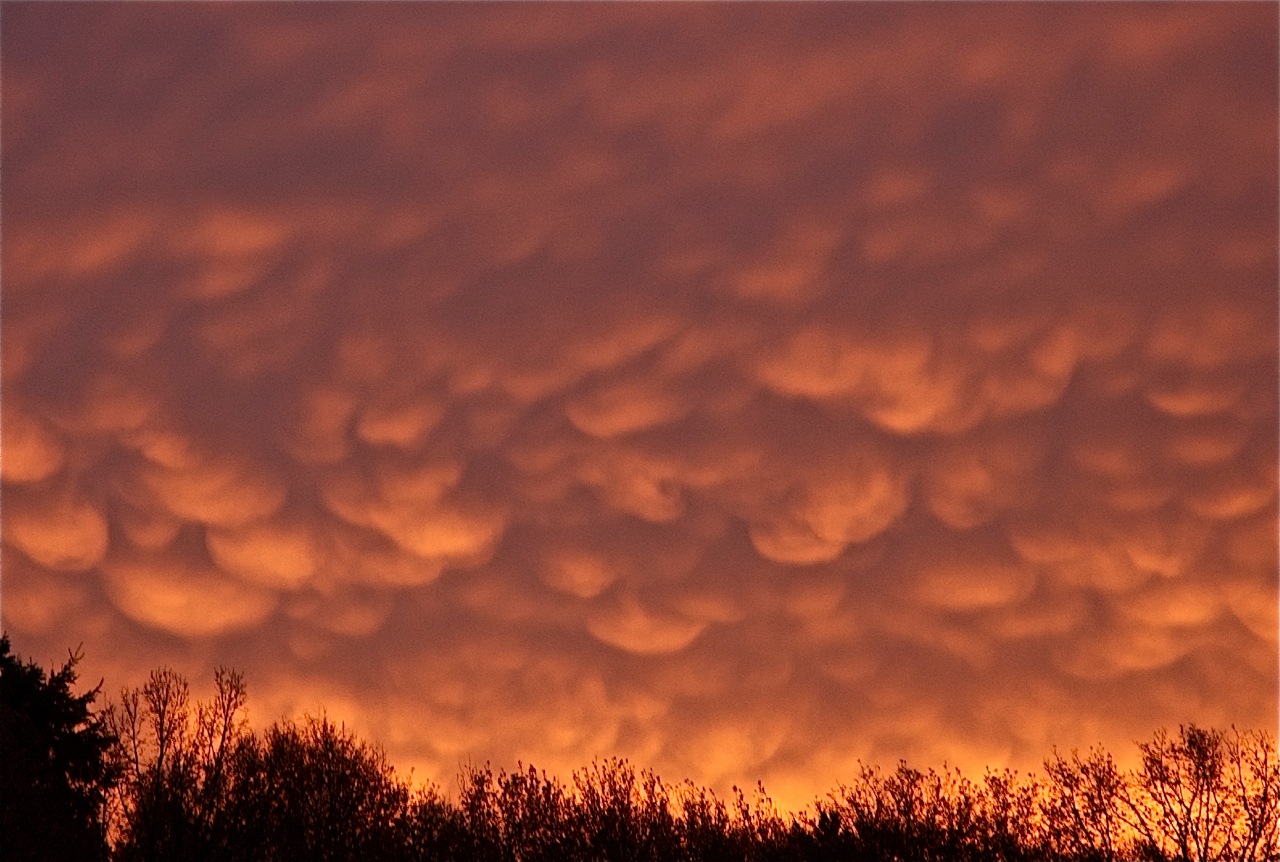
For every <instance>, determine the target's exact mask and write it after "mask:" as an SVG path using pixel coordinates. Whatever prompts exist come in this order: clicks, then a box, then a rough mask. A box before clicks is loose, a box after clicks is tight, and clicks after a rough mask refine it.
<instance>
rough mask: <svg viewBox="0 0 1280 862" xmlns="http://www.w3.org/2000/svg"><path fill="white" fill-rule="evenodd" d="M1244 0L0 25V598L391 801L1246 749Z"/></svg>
mask: <svg viewBox="0 0 1280 862" xmlns="http://www.w3.org/2000/svg"><path fill="white" fill-rule="evenodd" d="M1278 14H1280V12H1278V7H1277V6H1276V5H1275V4H1269V3H1246V4H1232V3H1209V4H1197V3H1177V4H1168V5H1165V4H1158V3H1141V4H1108V3H1082V4H1064V5H1058V4H1050V3H1025V4H1020V3H1000V4H990V5H987V4H947V3H937V4H935V3H929V4H919V5H916V4H911V3H893V4H888V3H883V4H881V3H875V4H873V3H855V2H850V3H823V4H808V3H788V4H768V3H759V4H741V5H738V4H622V5H593V4H542V3H528V4H497V3H493V4H444V3H438V4H437V3H397V4H390V5H382V4H374V3H368V4H342V3H326V4H315V5H311V4H304V3H289V4H265V3H262V4H245V5H241V4H196V3H181V4H142V3H137V4H128V3H94V4H87V3H75V4H62V3H56V2H49V3H23V2H6V3H4V4H3V9H2V10H0V34H2V51H0V110H2V123H0V131H2V141H3V159H2V162H0V214H2V217H0V228H2V240H3V241H2V243H0V258H2V260H0V276H2V278H3V293H2V302H0V351H2V355H0V373H2V379H0V387H2V389H0V393H2V398H0V426H2V430H3V437H2V442H3V447H2V449H0V474H2V477H3V486H2V494H0V514H2V530H0V541H2V544H3V559H2V571H0V617H2V620H3V627H4V629H5V630H6V631H7V632H8V633H9V634H10V636H11V637H12V640H13V643H14V648H15V650H16V651H17V652H19V653H20V654H23V655H27V656H31V657H33V658H35V659H37V660H39V661H41V662H42V663H44V664H46V665H48V664H52V663H54V662H59V661H61V660H62V659H64V658H65V656H66V651H67V649H68V648H75V647H76V646H77V645H78V644H82V645H83V652H84V659H83V662H82V664H81V665H80V667H81V671H82V679H83V680H85V681H86V682H87V683H90V684H92V683H95V682H96V681H97V680H98V679H100V678H102V679H105V680H106V684H105V686H104V692H105V693H106V694H108V695H110V694H113V693H115V692H117V691H118V690H119V688H120V687H121V686H124V685H138V684H140V683H142V682H143V681H144V680H145V678H146V676H147V674H148V673H149V672H150V671H151V670H152V669H154V668H157V667H160V666H170V667H173V668H175V669H177V670H178V671H180V672H182V673H184V674H185V675H187V676H188V677H189V678H190V680H191V681H192V684H193V689H194V691H195V693H196V694H204V693H207V692H208V691H209V689H210V688H211V686H212V674H213V669H214V668H215V667H217V666H219V665H229V666H233V667H236V668H239V669H240V670H242V671H243V672H244V673H245V676H246V679H247V683H248V687H249V710H250V720H251V721H252V722H253V723H254V724H255V725H257V726H264V725H266V724H269V723H270V722H271V721H273V720H275V719H278V718H281V717H284V716H291V715H299V714H301V713H303V712H311V713H317V712H319V711H320V710H321V709H323V710H326V711H327V712H328V714H329V715H330V716H331V717H333V718H335V719H337V720H340V721H343V722H345V723H346V724H347V726H348V727H350V728H352V729H354V730H355V731H356V732H358V733H359V734H361V735H362V736H364V737H366V738H369V739H373V740H376V741H378V742H379V743H381V744H382V745H383V746H384V747H385V749H386V751H387V753H388V755H389V757H390V759H391V761H392V762H393V763H395V764H396V765H397V767H399V768H401V769H403V770H408V769H413V770H414V776H415V779H416V780H423V779H431V780H435V781H439V782H441V783H443V784H445V785H446V786H449V785H450V784H451V782H452V780H453V778H454V776H456V775H457V773H458V770H459V768H460V767H461V766H462V765H464V764H466V763H468V762H473V763H481V762H484V761H486V760H490V761H492V762H493V763H494V765H495V766H507V767H512V766H514V765H515V764H516V762H517V761H518V760H520V761H523V762H524V763H526V764H527V763H530V762H533V763H534V764H536V765H538V766H540V767H543V768H546V769H548V770H549V771H553V772H556V773H559V774H561V775H567V773H568V771H569V770H571V769H573V768H575V767H579V766H583V765H586V764H589V763H590V761H591V760H592V758H595V757H609V756H618V757H626V758H629V759H630V760H631V761H632V762H633V763H635V764H637V765H639V766H644V767H652V768H653V769H655V770H656V771H657V772H658V774H659V775H661V776H662V777H663V778H664V779H668V780H679V779H683V778H690V779H693V780H694V781H696V782H698V783H700V784H704V785H708V786H711V787H713V788H716V789H717V790H720V791H724V790H726V789H728V788H729V787H730V786H731V785H733V784H738V785H741V786H744V787H752V786H754V784H755V782H756V781H757V780H758V779H759V780H763V781H764V782H765V785H766V787H767V788H768V789H769V790H770V791H771V793H772V795H773V797H774V798H775V800H777V801H779V802H780V803H781V804H783V805H786V806H792V807H794V806H798V805H802V804H804V803H805V802H806V801H809V800H811V799H812V798H814V797H815V796H818V795H821V794H823V793H825V792H826V791H827V790H829V789H831V788H833V787H834V785H835V784H836V782H838V781H839V780H840V779H841V778H842V777H845V778H847V777H850V776H851V775H852V774H853V773H854V771H855V770H856V769H857V764H858V762H859V761H862V762H865V763H877V764H883V765H887V766H890V767H891V766H892V765H893V764H894V763H896V761H897V760H898V759H899V758H907V759H908V760H909V761H911V762H912V764H913V765H918V766H927V765H933V766H937V765H941V764H942V763H943V762H944V761H946V762H947V763H950V764H953V765H958V766H960V767H962V768H964V769H966V770H971V771H975V772H976V773H978V774H980V772H981V770H982V769H983V768H984V767H987V766H991V767H996V768H999V767H1004V766H1009V767H1013V768H1017V769H1034V768H1036V767H1037V766H1038V765H1039V764H1040V763H1041V761H1042V759H1043V758H1044V757H1045V756H1046V755H1047V754H1049V752H1050V751H1051V749H1052V748H1053V747H1054V746H1057V747H1058V748H1059V749H1061V750H1063V751H1067V750H1070V749H1071V748H1072V747H1077V746H1078V747H1081V748H1087V747H1089V746H1090V745H1093V744H1099V743H1100V744H1103V745H1105V746H1107V747H1108V748H1110V749H1111V750H1112V751H1113V752H1114V753H1115V754H1117V756H1118V757H1119V758H1120V759H1121V761H1122V762H1123V761H1124V760H1125V759H1126V758H1131V757H1132V755H1133V746H1132V742H1133V741H1134V740H1136V739H1144V738H1147V737H1148V736H1149V735H1150V734H1151V732H1152V731H1154V730H1155V729H1156V728H1158V727H1161V726H1164V727H1169V728H1174V727H1176V726H1177V725H1179V724H1181V723H1188V722H1196V723H1200V724H1202V725H1204V724H1208V725H1215V726H1221V727H1225V726H1227V725H1229V724H1231V723H1235V724H1237V725H1239V726H1241V727H1247V728H1263V729H1274V728H1275V726H1276V717H1277V680H1278V674H1280V670H1278V666H1277V665H1278V661H1277V641H1278V623H1277V497H1276V489H1277V449H1278V432H1277V425H1278V422H1277V415H1278V407H1277V389H1278V382H1277V356H1278V351H1277V297H1278V293H1277V230H1278V226H1277V164H1278V154H1277V128H1278V125H1280V124H1278V120H1277V102H1278V98H1280V96H1278V92H1277V66H1278V53H1277V29H1278V28H1277V16H1278Z"/></svg>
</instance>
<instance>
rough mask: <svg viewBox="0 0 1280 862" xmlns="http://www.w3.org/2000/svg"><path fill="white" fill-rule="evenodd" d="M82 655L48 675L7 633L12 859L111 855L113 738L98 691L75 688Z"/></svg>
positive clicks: (5, 797) (5, 783) (0, 725)
mask: <svg viewBox="0 0 1280 862" xmlns="http://www.w3.org/2000/svg"><path fill="white" fill-rule="evenodd" d="M79 658H80V657H79V655H78V654H75V653H73V654H72V655H71V656H70V657H69V658H68V659H67V662H66V663H65V664H64V665H63V666H62V668H61V669H59V670H57V671H54V672H52V673H50V674H48V675H46V674H45V672H44V671H43V670H42V669H41V668H40V667H38V666H37V665H36V664H34V663H31V662H24V661H22V660H21V659H19V658H18V657H17V656H15V655H14V654H13V653H11V652H10V648H9V638H8V637H7V636H0V842H2V843H0V851H2V852H3V854H4V858H5V859H6V860H10V862H19V860H28V859H30V860H48V862H56V860H63V859H66V860H76V862H88V860H95V859H104V858H106V856H107V843H106V833H105V830H104V827H103V823H104V816H103V815H104V810H103V809H104V806H105V803H106V794H107V791H108V789H109V788H110V787H111V785H112V782H113V774H112V772H111V770H110V768H109V765H108V761H107V758H106V754H107V751H108V749H109V747H110V745H111V744H112V738H111V735H110V733H109V732H108V731H107V729H106V727H105V726H104V724H103V721H102V718H101V717H100V716H98V715H95V714H94V712H93V703H94V700H95V699H96V698H97V695H98V689H97V688H95V689H93V690H92V691H89V692H86V693H84V694H78V695H77V694H73V693H72V686H73V684H74V683H75V681H76V671H75V666H76V663H77V662H78V661H79Z"/></svg>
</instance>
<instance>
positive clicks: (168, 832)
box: [3, 656, 1280, 862]
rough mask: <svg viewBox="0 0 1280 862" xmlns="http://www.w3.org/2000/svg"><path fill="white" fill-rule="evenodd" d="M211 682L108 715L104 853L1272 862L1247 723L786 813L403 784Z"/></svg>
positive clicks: (487, 772)
mask: <svg viewBox="0 0 1280 862" xmlns="http://www.w3.org/2000/svg"><path fill="white" fill-rule="evenodd" d="M73 659H74V656H73ZM19 667H23V666H21V665H19ZM66 671H67V669H64V676H65V672H66ZM24 672H25V673H30V669H29V668H28V669H27V670H26V671H24ZM15 678H17V677H15ZM72 678H73V677H72ZM56 679H62V677H56ZM215 681H216V683H217V694H216V696H215V697H214V699H213V700H212V701H210V702H209V703H196V704H192V703H191V700H190V696H189V693H188V688H187V683H186V681H185V680H184V679H182V677H180V676H178V675H177V674H175V673H174V672H172V671H169V670H160V671H156V672H155V673H153V674H152V675H151V678H150V680H149V681H148V683H147V684H146V685H145V686H143V687H142V688H141V689H138V690H134V691H126V692H125V693H124V696H123V699H122V701H121V703H120V704H118V705H117V706H115V707H113V708H112V709H111V710H110V711H109V713H108V714H109V716H110V729H111V730H112V731H113V732H114V733H115V735H116V737H117V739H116V742H115V743H114V745H113V746H112V763H114V764H116V767H115V768H116V769H117V770H118V772H119V775H120V781H119V783H118V785H117V788H116V804H115V805H114V807H113V809H112V810H113V817H114V819H113V821H112V828H111V830H110V834H111V836H112V837H113V840H114V853H113V856H114V858H115V859H119V860H171V859H182V860H188V859H191V860H218V862H240V860H245V862H248V860H308V862H310V860H321V862H329V860H332V862H346V860H370V862H401V860H404V862H409V860H458V862H490V860H491V862H542V860H547V862H552V860H554V862H574V860H593V862H596V860H601V862H610V860H617V862H659V860H661V862H667V860H685V862H694V860H698V862H755V860H761V862H763V860H770V862H773V860H777V862H790V860H795V862H800V860H852V862H894V861H895V860H896V862H906V860H912V862H917V860H919V862H929V860H936V862H943V860H945V862H1050V860H1053V862H1058V860H1068V862H1101V860H1124V862H1190V860H1203V862H1228V860H1231V862H1236V860H1243V862H1280V765H1278V764H1277V756H1276V746H1275V740H1274V739H1273V738H1272V737H1271V736H1269V735H1268V734H1266V733H1262V732H1257V731H1237V730H1235V729H1234V728H1233V729H1232V730H1231V731H1230V732H1228V731H1220V730H1206V729H1202V728H1199V727H1196V726H1195V725H1189V726H1186V727H1182V728H1179V731H1178V733H1177V735H1176V736H1175V735H1172V734H1170V733H1168V732H1166V731H1163V730H1162V731H1157V732H1156V733H1155V735H1154V736H1153V737H1152V738H1151V739H1150V740H1149V741H1147V742H1141V743H1138V752H1139V754H1140V755H1141V763H1140V765H1139V766H1138V767H1137V768H1136V769H1132V770H1122V769H1121V768H1119V767H1118V766H1117V764H1116V762H1115V761H1114V760H1113V758H1112V756H1111V755H1110V754H1109V753H1107V752H1106V751H1103V750H1102V749H1093V750H1091V751H1089V752H1088V753H1087V754H1086V755H1084V756H1081V755H1080V754H1079V753H1078V752H1077V751H1072V752H1071V753H1070V755H1069V756H1063V755H1061V754H1059V753H1058V752H1057V751H1054V752H1053V754H1052V756H1051V757H1050V758H1049V759H1048V760H1046V761H1045V764H1044V773H1043V775H1042V776H1037V775H1023V774H1020V773H1015V772H1012V771H1008V770H1005V771H1000V772H988V773H987V774H986V775H984V776H983V777H982V779H981V780H980V781H975V780H971V779H969V778H967V777H965V776H964V775H962V774H961V773H960V772H959V771H958V770H955V769H947V768H944V769H942V770H941V771H937V770H934V769H928V770H926V771H921V770H918V769H914V768H912V767H910V766H908V765H907V764H906V763H901V764H899V766H898V767H897V769H895V770H893V771H891V772H885V771H882V770H880V769H878V768H875V767H863V768H862V769H861V771H860V772H859V773H858V774H857V775H856V776H854V777H853V780H852V781H850V782H849V783H847V784H842V785H841V786H840V787H839V788H837V789H836V790H835V791H833V792H832V793H831V794H829V795H828V796H827V797H826V798H825V799H823V800H817V801H815V803H814V805H813V806H812V808H810V809H806V810H804V811H802V812H799V813H798V814H794V815H785V816H784V815H782V814H779V813H778V811H777V810H776V809H775V808H774V806H773V803H772V802H771V801H770V800H769V797H768V795H767V794H766V793H765V791H764V787H763V786H760V785H758V786H757V791H756V793H755V794H754V795H753V798H752V799H751V800H748V799H747V797H746V795H745V794H743V793H742V791H740V790H738V789H737V788H734V798H732V799H731V800H729V801H728V802H726V801H725V800H722V799H720V798H718V797H717V796H716V795H715V794H714V793H713V792H711V791H710V790H708V789H706V788H703V787H698V786H697V785H695V784H693V783H692V782H688V781H686V782H683V783H681V784H676V785H668V784H666V783H664V782H663V781H662V780H661V779H659V778H658V776H657V775H655V774H654V773H653V772H652V771H650V770H643V769H642V770H637V769H636V768H634V767H633V766H632V765H631V764H630V763H628V762H627V761H625V760H617V759H607V760H602V761H595V762H593V763H592V764H591V765H590V766H588V767H586V768H584V769H580V770H577V771H575V772H574V773H573V774H572V775H571V776H570V777H569V779H568V780H567V781H562V780H560V779H559V778H556V777H554V776H550V775H548V774H547V773H546V772H543V771H540V770H538V769H536V768H535V767H533V766H528V767H525V766H524V765H519V766H518V767H517V769H516V770H515V771H514V772H506V771H504V770H497V771H495V770H494V769H493V768H492V767H491V766H489V765H488V764H486V765H485V766H483V767H476V766H469V767H467V768H465V769H464V770H463V771H462V774H461V775H460V777H459V785H458V793H457V794H456V797H454V798H453V799H450V798H449V797H447V796H446V795H445V794H444V793H442V792H441V791H440V789H439V788H437V787H435V786H434V785H428V786H426V787H422V788H419V789H417V790H412V789H411V788H410V786H409V784H408V782H407V781H405V780H403V779H401V778H399V777H398V776H397V775H396V773H395V770H394V769H392V767H391V766H390V764H388V762H387V760H386V757H385V756H384V754H383V753H382V751H381V750H380V749H379V748H377V747H376V746H373V745H370V744H368V743H366V742H364V741H362V740H360V739H359V738H357V737H356V736H355V735H354V734H352V733H351V732H350V731H348V730H346V729H345V728H343V727H340V726H338V725H335V724H334V723H333V722H331V721H329V720H328V719H327V718H324V717H321V718H311V717H307V718H304V719H302V720H300V721H283V722H277V723H276V724H274V725H272V726H271V727H269V728H267V729H266V730H265V731H262V732H254V731H252V730H250V729H249V728H248V726H247V725H246V723H245V721H244V706H245V689H244V682H243V680H242V679H241V678H240V676H239V675H238V674H235V673H231V672H229V671H222V670H220V671H218V672H217V674H216V675H215ZM62 691H63V692H64V694H65V692H66V685H65V684H63V685H62ZM91 694H92V693H91ZM83 699H84V698H81V700H83ZM101 774H102V775H104V776H109V775H110V771H109V770H108V771H106V772H103V773H101ZM98 786H106V785H105V784H103V783H102V782H101V781H100V782H99V785H98ZM101 810H102V807H101V804H100V803H99V804H98V807H97V809H96V811H97V812H98V813H99V815H100V814H101ZM91 820H92V818H91V817H90V821H91ZM92 825H93V824H92V822H90V826H92ZM96 834H97V835H98V836H99V838H98V840H99V845H98V846H99V850H100V849H101V834H102V830H101V827H98V831H97V833H96ZM5 837H6V846H5V847H4V848H3V849H4V850H5V851H6V853H7V854H8V851H10V850H11V849H12V848H11V847H10V846H7V838H8V833H7V832H6V834H5ZM99 855H101V854H100V853H99ZM5 858H6V859H8V858H10V857H9V855H6V857H5ZM13 858H31V857H21V856H17V855H14V857H13ZM40 858H57V857H54V856H51V855H47V854H44V855H41V856H40ZM82 858H93V857H92V855H85V856H83V857H82Z"/></svg>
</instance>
